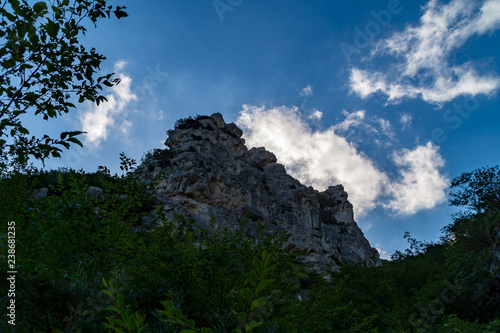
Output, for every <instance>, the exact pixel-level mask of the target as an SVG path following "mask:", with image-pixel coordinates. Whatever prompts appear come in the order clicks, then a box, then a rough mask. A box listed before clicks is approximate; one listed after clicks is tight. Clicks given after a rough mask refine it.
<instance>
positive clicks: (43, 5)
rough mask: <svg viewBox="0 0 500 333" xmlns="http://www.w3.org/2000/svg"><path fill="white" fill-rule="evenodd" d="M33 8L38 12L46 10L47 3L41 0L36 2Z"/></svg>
mask: <svg viewBox="0 0 500 333" xmlns="http://www.w3.org/2000/svg"><path fill="white" fill-rule="evenodd" d="M33 10H34V11H35V12H37V13H40V12H42V11H44V10H47V4H46V3H45V2H43V1H40V2H37V3H36V4H34V5H33Z"/></svg>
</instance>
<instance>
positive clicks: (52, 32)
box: [45, 20, 59, 38]
mask: <svg viewBox="0 0 500 333" xmlns="http://www.w3.org/2000/svg"><path fill="white" fill-rule="evenodd" d="M45 30H47V34H48V35H49V36H50V37H52V38H56V37H57V33H58V32H59V24H57V23H54V22H52V21H51V20H49V22H48V23H47V24H46V25H45Z"/></svg>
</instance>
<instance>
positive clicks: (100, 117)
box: [40, 0, 500, 257]
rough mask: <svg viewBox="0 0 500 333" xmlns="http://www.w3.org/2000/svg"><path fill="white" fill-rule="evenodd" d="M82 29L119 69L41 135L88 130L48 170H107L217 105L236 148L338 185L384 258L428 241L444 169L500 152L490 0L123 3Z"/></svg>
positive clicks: (444, 219) (498, 23)
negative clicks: (116, 16)
mask: <svg viewBox="0 0 500 333" xmlns="http://www.w3.org/2000/svg"><path fill="white" fill-rule="evenodd" d="M120 4H121V5H126V6H127V12H128V13H129V17H127V18H125V19H122V20H110V21H107V22H101V23H100V24H99V26H98V28H97V29H90V30H89V32H88V34H87V36H86V37H85V38H84V39H83V42H84V44H85V45H88V46H92V47H95V48H96V49H97V50H98V51H99V52H101V53H103V54H104V55H106V56H107V60H106V61H105V63H104V64H103V66H102V70H103V72H116V73H117V75H118V76H119V77H120V78H121V79H122V82H121V83H120V85H118V86H117V87H116V88H113V89H109V90H106V91H105V92H104V94H105V95H106V96H108V99H109V102H108V103H104V104H102V105H101V106H99V107H96V106H94V105H90V104H83V105H79V106H78V109H77V110H76V111H75V112H72V113H70V114H68V115H65V116H64V117H61V118H59V119H57V120H56V121H53V120H51V121H50V122H49V123H47V126H45V127H42V128H40V132H43V133H45V132H47V133H48V134H50V133H58V132H60V131H62V130H69V129H71V130H78V129H84V130H86V131H87V135H86V137H85V148H84V149H80V148H77V147H75V148H72V149H71V150H70V151H69V152H66V153H65V154H64V155H63V156H62V158H61V159H54V160H50V161H49V162H48V164H47V166H48V167H49V168H57V167H60V166H67V167H71V168H75V169H80V168H83V169H85V170H87V171H95V170H96V168H97V166H99V165H107V166H108V167H109V168H110V169H111V170H112V171H113V172H118V173H119V167H118V166H119V158H118V155H119V153H120V152H121V151H124V152H125V153H126V154H127V155H128V156H129V157H133V158H135V159H137V160H139V159H140V158H141V156H142V155H143V153H144V152H146V151H147V150H150V149H152V148H162V149H163V148H164V146H163V142H164V141H165V139H166V133H165V132H166V130H168V129H171V128H172V127H173V124H174V122H175V120H177V119H179V118H182V117H187V116H195V115H197V114H212V113H214V112H220V113H222V115H223V116H224V118H225V119H226V121H227V122H236V123H237V124H238V125H239V126H240V127H241V128H242V129H243V130H244V138H245V139H246V140H247V145H248V146H265V147H266V148H267V149H268V150H270V151H273V152H274V153H275V154H276V155H277V157H278V160H279V162H281V163H283V164H284V165H285V167H286V168H287V170H288V172H289V173H290V174H292V175H293V176H295V177H296V178H298V179H299V180H301V181H302V182H303V183H305V184H307V185H312V186H314V187H315V188H317V189H318V190H323V189H325V188H326V187H328V186H329V185H335V184H338V183H341V184H343V185H344V186H345V188H346V190H347V192H348V193H349V198H350V200H351V201H352V202H353V204H354V205H355V214H356V219H357V221H358V223H359V225H360V227H361V228H362V230H363V232H364V233H365V235H366V237H367V238H368V240H369V241H370V243H371V244H372V246H374V247H376V248H378V249H379V251H381V253H382V255H383V257H387V256H388V255H390V254H391V253H393V252H394V251H395V250H398V249H399V250H402V249H404V248H406V245H407V244H406V242H405V240H404V239H403V235H404V232H405V231H409V232H411V234H412V236H413V237H416V238H417V239H419V240H427V241H433V240H436V239H437V238H438V237H439V236H440V230H441V228H442V227H443V226H445V225H446V224H448V223H450V221H451V218H450V215H451V214H452V213H453V212H454V211H455V210H454V209H453V208H451V207H449V206H448V204H447V193H448V191H449V189H448V188H447V186H448V184H449V180H450V179H452V178H453V177H456V176H458V175H460V174H461V173H462V172H465V171H471V170H474V169H477V168H480V167H483V166H494V165H497V164H500V156H499V153H498V147H499V146H500V135H499V133H500V114H499V112H498V109H499V106H500V101H499V98H498V88H499V87H500V74H499V73H500V68H499V67H500V64H499V63H498V59H499V55H500V46H499V45H500V35H499V33H498V29H499V28H500V1H499V0H483V1H479V0H477V1H474V0H453V1H416V0H414V1H411V0H399V1H398V0H383V1H357V0H353V1H349V2H347V1H345V2H344V1H342V2H340V1H336V2H334V1H291V0H287V1H284V0H283V1H278V0H277V1H272V2H271V1H263V0H220V1H212V0H191V1H141V2H139V1H124V2H121V3H120Z"/></svg>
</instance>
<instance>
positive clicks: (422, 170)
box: [386, 142, 448, 215]
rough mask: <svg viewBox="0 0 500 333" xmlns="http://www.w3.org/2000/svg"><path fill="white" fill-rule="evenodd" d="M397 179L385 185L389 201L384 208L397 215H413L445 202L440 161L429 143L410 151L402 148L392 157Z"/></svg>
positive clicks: (434, 147) (435, 148) (444, 185)
mask: <svg viewBox="0 0 500 333" xmlns="http://www.w3.org/2000/svg"><path fill="white" fill-rule="evenodd" d="M393 160H394V163H395V164H396V165H397V166H398V167H399V168H400V174H401V179H400V180H399V181H397V182H394V183H391V184H389V186H388V189H389V193H390V194H391V196H392V198H393V199H391V200H390V202H389V203H388V204H387V205H386V206H387V207H389V208H391V209H392V210H394V211H396V212H399V213H401V214H407V215H409V214H414V213H416V212H418V211H419V210H422V209H429V208H432V207H434V206H436V204H439V203H442V202H444V201H445V200H446V194H445V191H444V190H445V189H446V188H447V187H448V179H447V178H446V177H445V176H443V175H441V174H440V173H439V168H440V167H443V166H444V160H443V158H442V157H441V155H440V154H439V152H438V147H436V146H434V145H433V144H432V143H431V142H429V143H427V144H426V145H425V146H418V147H417V148H415V149H414V150H408V149H403V150H401V151H399V152H395V153H394V155H393Z"/></svg>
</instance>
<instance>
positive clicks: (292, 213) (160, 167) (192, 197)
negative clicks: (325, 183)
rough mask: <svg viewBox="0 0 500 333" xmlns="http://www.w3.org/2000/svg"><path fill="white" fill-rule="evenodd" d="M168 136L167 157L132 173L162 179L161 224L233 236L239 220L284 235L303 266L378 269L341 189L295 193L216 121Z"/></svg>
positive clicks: (263, 154)
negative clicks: (178, 221) (172, 220)
mask: <svg viewBox="0 0 500 333" xmlns="http://www.w3.org/2000/svg"><path fill="white" fill-rule="evenodd" d="M167 134H168V139H167V140H166V141H165V145H166V146H167V147H169V149H165V150H156V151H155V152H154V153H153V154H152V156H151V157H150V158H149V159H147V160H146V161H144V163H143V164H141V165H140V166H139V167H138V169H137V172H138V173H139V174H140V175H141V177H142V178H143V179H144V181H145V182H148V181H150V180H152V179H155V178H156V177H157V176H158V175H159V174H162V175H164V176H163V177H162V179H161V180H160V181H159V182H158V184H157V185H156V196H157V199H158V202H159V204H160V205H161V206H162V208H163V210H164V211H165V213H166V214H167V216H171V217H173V216H174V214H176V213H177V214H179V213H180V214H185V215H187V216H189V217H191V218H193V219H194V220H195V221H196V222H197V223H198V224H200V225H201V226H203V227H206V228H208V227H209V221H210V219H211V218H212V217H214V218H215V221H216V223H217V225H218V226H220V227H228V228H230V229H233V230H234V229H237V228H239V226H240V223H241V222H240V221H241V218H242V217H248V218H250V220H252V221H254V222H256V221H261V222H263V223H264V225H265V228H266V231H268V232H274V231H287V232H289V233H290V235H291V236H290V240H289V242H288V244H287V246H288V247H289V248H290V249H292V250H294V251H304V250H305V251H307V252H308V253H309V254H308V255H307V256H305V257H304V262H306V263H312V264H314V265H316V266H317V267H323V266H325V265H327V264H330V263H333V265H334V266H335V267H340V266H342V265H344V264H346V263H348V262H358V263H366V264H367V265H376V266H378V265H380V264H381V262H380V259H379V255H378V252H377V250H375V249H373V248H372V247H371V246H370V244H369V242H368V241H367V240H366V238H365V237H364V235H363V233H362V231H361V229H359V227H358V225H357V224H356V222H355V221H354V216H353V208H352V205H351V203H350V202H349V201H348V199H347V193H346V192H345V191H344V188H343V186H342V185H337V186H330V187H329V188H328V189H327V190H326V191H323V192H318V191H316V190H314V189H313V188H312V187H307V186H305V185H302V184H301V183H300V182H299V181H298V180H297V179H295V178H293V177H291V176H290V175H288V174H287V173H286V170H285V168H284V166H283V165H281V164H279V163H277V159H276V156H275V155H274V154H273V153H271V152H269V151H267V150H266V149H265V148H263V147H259V148H251V149H248V148H247V147H246V146H245V140H244V139H242V138H241V136H242V134H243V133H242V131H241V130H240V129H239V128H238V127H237V126H236V125H235V124H233V123H230V124H226V122H225V121H224V119H223V117H222V115H221V114H220V113H214V114H212V115H211V116H198V117H196V118H194V119H193V118H186V119H182V120H179V121H177V122H176V126H175V128H174V129H173V130H169V131H168V132H167Z"/></svg>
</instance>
